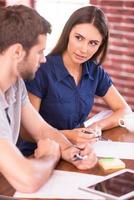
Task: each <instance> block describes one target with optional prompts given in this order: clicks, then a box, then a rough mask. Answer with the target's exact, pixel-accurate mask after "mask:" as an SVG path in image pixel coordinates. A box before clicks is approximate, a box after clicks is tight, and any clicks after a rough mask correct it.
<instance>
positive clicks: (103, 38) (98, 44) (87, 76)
mask: <svg viewBox="0 0 134 200" xmlns="http://www.w3.org/2000/svg"><path fill="white" fill-rule="evenodd" d="M108 39H109V30H108V24H107V19H106V17H105V15H104V13H103V12H102V10H100V9H99V8H97V7H95V6H86V7H83V8H80V9H78V10H76V11H75V12H74V13H73V14H72V15H71V16H70V18H69V19H68V21H67V22H66V24H65V26H64V28H63V31H62V33H61V36H60V38H59V41H58V43H57V45H56V46H55V48H54V49H53V50H52V52H51V53H50V54H49V55H48V56H47V60H46V63H44V64H41V67H40V68H39V70H38V72H37V73H36V77H35V79H34V80H33V81H30V82H26V86H27V89H28V91H29V97H30V100H31V102H32V104H33V105H34V107H35V108H36V109H37V110H38V111H39V113H40V114H41V116H42V117H43V118H44V119H45V120H46V121H47V122H48V123H49V124H51V125H52V126H53V127H55V128H57V129H59V130H62V132H63V133H64V134H65V135H66V136H67V137H68V139H69V140H70V141H72V142H73V143H75V144H76V143H83V142H88V141H91V139H93V138H94V135H93V134H86V133H84V131H83V130H85V128H79V127H81V126H82V124H83V122H84V121H85V120H86V118H87V116H88V115H89V113H90V111H91V109H92V106H93V104H94V98H95V95H97V96H100V97H101V98H103V100H104V101H105V102H106V104H107V105H108V106H109V108H110V109H111V110H112V111H113V113H112V114H111V115H110V116H109V117H107V118H105V119H103V120H100V121H98V122H97V123H94V124H92V125H91V126H90V127H89V128H95V127H96V126H98V127H99V128H100V129H102V130H104V129H109V128H112V127H116V126H118V120H119V118H120V117H121V116H123V115H124V114H126V113H129V112H131V109H130V108H129V106H128V104H127V103H126V102H125V100H124V99H123V97H122V96H121V95H120V94H119V92H118V91H117V90H116V88H115V87H114V85H113V83H112V80H111V79H110V77H109V75H108V74H107V73H106V72H105V70H104V69H103V68H102V66H101V64H102V62H103V61H104V59H105V57H106V52H107V47H108Z"/></svg>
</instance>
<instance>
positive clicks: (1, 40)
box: [0, 5, 51, 78]
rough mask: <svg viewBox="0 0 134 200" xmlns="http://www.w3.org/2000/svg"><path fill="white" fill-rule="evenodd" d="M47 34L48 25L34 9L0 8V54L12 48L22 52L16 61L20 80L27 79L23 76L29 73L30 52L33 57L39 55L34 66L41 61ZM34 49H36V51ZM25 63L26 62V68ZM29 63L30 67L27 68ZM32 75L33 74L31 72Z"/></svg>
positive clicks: (21, 7) (22, 7)
mask: <svg viewBox="0 0 134 200" xmlns="http://www.w3.org/2000/svg"><path fill="white" fill-rule="evenodd" d="M47 33H51V25H50V23H49V22H48V21H47V20H45V19H44V18H43V17H41V16H40V15H39V14H38V13H37V12H36V11H35V10H34V9H31V8H29V7H26V6H23V5H14V6H8V7H6V8H0V54H4V52H6V51H7V50H8V49H9V48H10V47H13V46H14V47H15V48H18V51H19V53H20V52H21V51H22V52H23V56H21V59H20V60H19V59H18V69H19V70H20V72H22V74H21V73H20V76H22V78H27V77H28V74H27V75H26V74H25V70H27V72H29V73H30V67H31V68H32V60H31V61H30V60H29V59H30V58H31V54H32V51H33V53H35V55H36V53H37V54H40V57H38V58H36V63H35V64H37V65H39V64H40V62H41V61H43V50H44V48H45V43H46V36H47ZM35 47H37V49H36V51H35ZM37 51H38V52H37ZM20 54H21V53H20ZM35 55H34V56H35ZM29 57H30V58H29ZM37 59H40V60H37ZM26 61H27V62H28V63H27V66H26ZM29 62H30V64H31V66H30V67H29V66H28V64H29ZM33 64H34V63H33ZM26 67H27V68H26ZM33 67H34V66H33ZM31 70H32V69H31ZM33 73H35V72H34V71H33ZM31 75H32V71H31ZM33 76H34V74H33Z"/></svg>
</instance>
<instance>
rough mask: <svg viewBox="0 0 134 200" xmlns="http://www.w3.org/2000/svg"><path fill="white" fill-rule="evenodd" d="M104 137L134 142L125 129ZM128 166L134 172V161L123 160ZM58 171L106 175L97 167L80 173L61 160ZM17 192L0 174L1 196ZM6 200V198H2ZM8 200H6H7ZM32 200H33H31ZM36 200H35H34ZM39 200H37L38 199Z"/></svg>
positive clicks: (106, 134)
mask: <svg viewBox="0 0 134 200" xmlns="http://www.w3.org/2000/svg"><path fill="white" fill-rule="evenodd" d="M103 137H105V138H107V139H111V140H113V141H122V142H123V141H124V142H134V133H129V132H128V131H127V130H126V129H124V128H120V127H118V128H114V129H111V130H108V131H105V132H104V133H103ZM123 161H124V162H125V164H126V167H127V168H130V169H133V170H134V161H133V160H123ZM57 169H60V170H67V171H75V172H81V173H89V174H96V175H104V172H103V171H102V170H101V168H100V167H99V166H98V165H96V166H95V167H94V168H92V169H90V170H86V171H80V170H78V169H76V168H75V167H74V166H73V165H71V164H69V163H67V162H65V161H63V160H61V161H60V162H59V164H58V166H57ZM14 192H15V190H14V189H13V188H12V187H11V185H10V184H9V183H8V182H7V181H6V179H5V178H4V177H3V176H2V175H1V174H0V195H7V196H12V195H13V194H14ZM0 199H2V200H4V198H0ZM5 200H6V199H5ZM21 200H27V199H21ZM31 200H32V199H31ZM33 200H35V199H33ZM36 200H37V199H36Z"/></svg>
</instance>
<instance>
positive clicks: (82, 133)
mask: <svg viewBox="0 0 134 200" xmlns="http://www.w3.org/2000/svg"><path fill="white" fill-rule="evenodd" d="M62 133H64V135H65V136H66V137H67V138H68V139H69V140H70V141H71V142H72V143H73V144H76V145H77V144H81V143H94V142H96V141H97V138H96V136H95V134H94V131H93V129H90V128H75V129H72V130H62Z"/></svg>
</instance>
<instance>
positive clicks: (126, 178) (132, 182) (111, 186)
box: [79, 169, 134, 200]
mask: <svg viewBox="0 0 134 200" xmlns="http://www.w3.org/2000/svg"><path fill="white" fill-rule="evenodd" d="M79 189H82V190H84V191H88V192H91V193H94V194H97V195H100V196H103V197H105V198H106V199H107V200H108V199H109V200H110V199H111V200H130V199H131V200H132V199H134V170H129V169H124V170H120V171H118V172H115V173H113V174H110V175H108V176H106V177H105V178H104V179H103V180H102V181H99V182H97V183H96V184H95V185H92V186H91V185H90V186H86V187H80V188H79Z"/></svg>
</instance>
